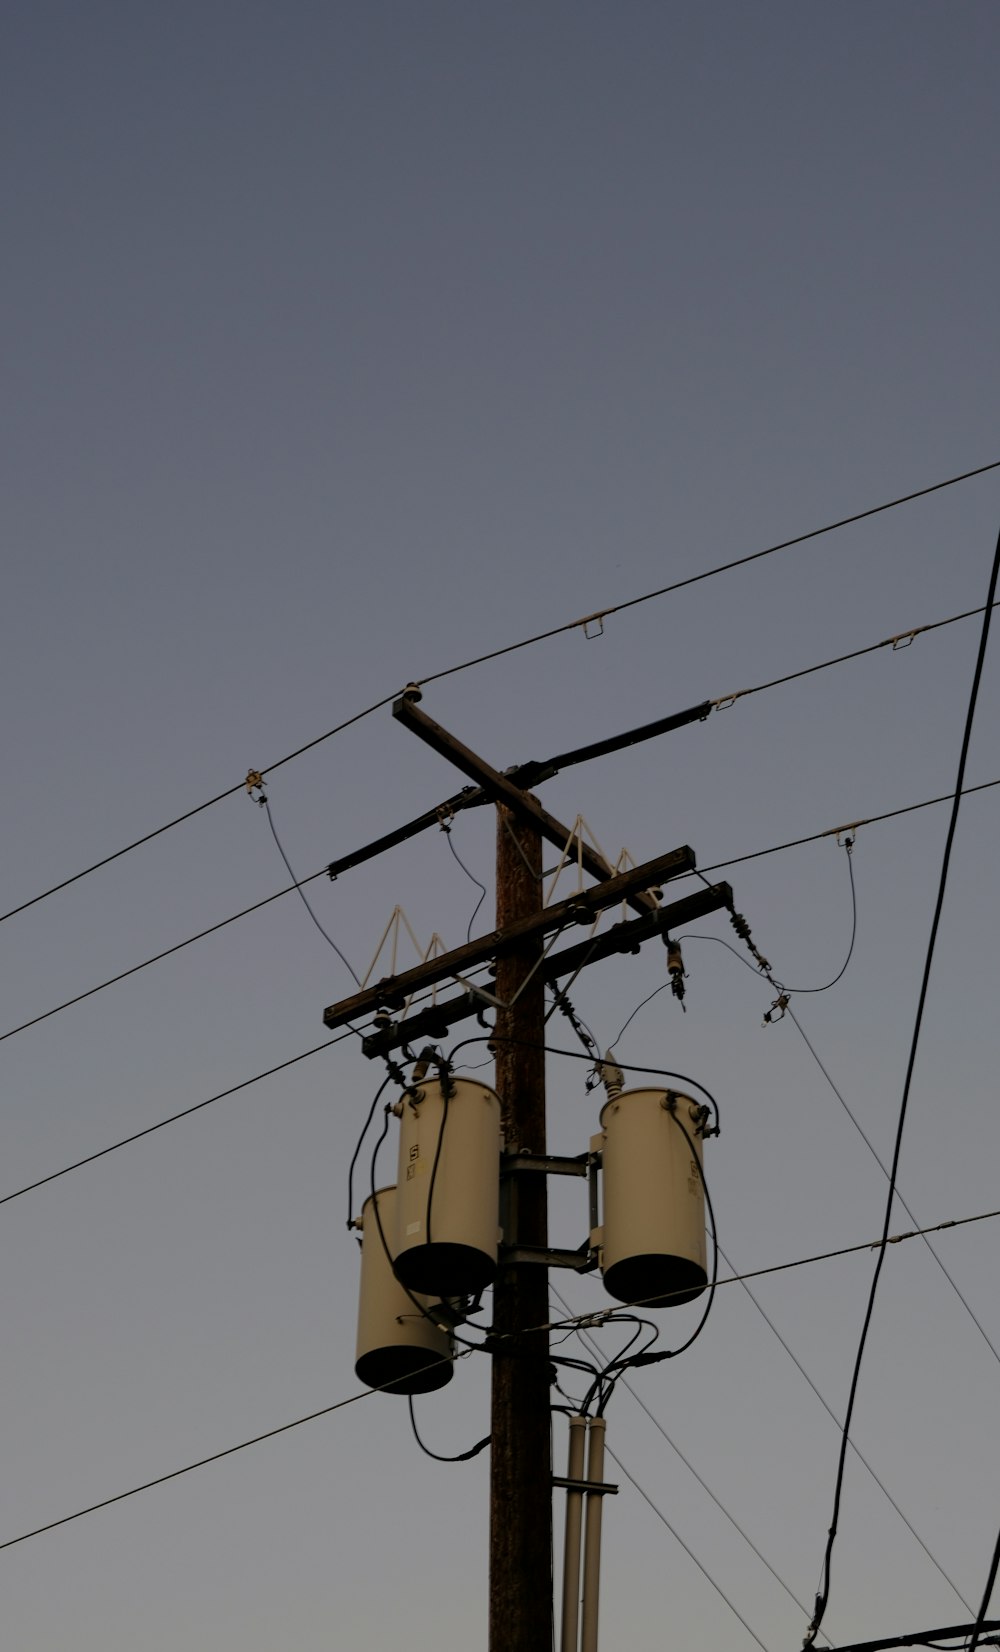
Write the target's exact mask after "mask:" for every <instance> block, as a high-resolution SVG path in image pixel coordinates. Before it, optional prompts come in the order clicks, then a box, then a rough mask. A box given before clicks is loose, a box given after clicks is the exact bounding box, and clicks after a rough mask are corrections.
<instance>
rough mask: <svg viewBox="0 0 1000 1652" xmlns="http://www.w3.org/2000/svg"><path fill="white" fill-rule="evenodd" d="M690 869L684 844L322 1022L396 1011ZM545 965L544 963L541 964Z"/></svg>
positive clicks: (349, 1003)
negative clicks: (437, 987) (441, 985)
mask: <svg viewBox="0 0 1000 1652" xmlns="http://www.w3.org/2000/svg"><path fill="white" fill-rule="evenodd" d="M694 867H695V856H694V851H693V850H692V849H689V848H688V847H687V845H684V846H682V847H681V848H680V849H672V850H671V851H670V853H669V854H666V855H658V856H656V857H655V858H654V859H653V860H648V861H646V862H644V864H643V865H642V866H636V867H630V868H629V870H628V871H627V872H620V873H619V874H618V876H617V877H609V878H606V879H605V880H604V881H603V882H601V883H597V884H594V885H593V886H592V887H591V888H589V889H582V890H580V891H579V892H578V893H577V894H575V895H572V896H570V897H569V899H568V900H565V901H560V902H559V903H558V905H556V906H549V907H546V908H545V909H544V910H543V911H541V912H538V913H535V914H533V915H532V916H531V917H528V918H522V919H520V921H519V922H517V923H513V924H511V925H509V927H508V928H507V929H505V930H501V931H494V932H493V934H491V935H484V936H481V937H480V938H479V939H478V940H475V941H470V942H468V944H467V945H466V946H460V947H456V948H455V949H454V951H452V952H445V953H443V954H442V955H441V956H439V957H437V958H430V959H428V960H427V962H426V963H423V964H417V965H416V966H415V967H414V968H413V969H408V970H405V971H404V972H403V973H402V974H401V975H394V976H389V977H388V978H387V979H386V980H384V981H379V982H376V984H375V986H373V987H366V988H365V989H364V990H363V991H362V992H357V993H354V994H352V996H351V997H350V998H343V999H341V1000H340V1002H339V1003H337V1004H331V1005H329V1007H328V1008H327V1009H326V1010H324V1012H323V1020H324V1023H325V1024H326V1026H327V1027H330V1028H333V1027H340V1026H343V1025H344V1023H345V1022H346V1021H353V1020H355V1019H357V1018H358V1017H361V1016H364V1015H369V1014H371V1013H372V1012H373V1011H374V1010H376V1009H378V1008H380V1006H381V1005H383V1004H387V1005H389V1006H390V1007H391V1008H395V1007H399V1008H402V1005H403V1004H404V1003H405V1001H406V999H407V998H409V997H410V995H411V994H412V993H414V992H419V991H420V990H421V989H422V988H423V987H430V986H434V985H436V983H437V982H439V981H447V980H449V979H450V978H453V977H455V976H461V975H465V974H467V973H468V971H469V970H470V969H474V968H475V967H476V965H477V964H483V963H486V962H488V960H490V959H491V958H496V957H499V956H500V955H502V954H503V953H506V952H513V951H515V950H516V949H517V948H518V947H519V946H521V945H523V943H524V942H525V941H527V940H531V939H534V938H537V937H539V936H541V935H545V934H550V933H552V932H553V931H555V930H558V929H563V928H565V927H566V926H567V925H569V924H573V923H584V924H589V923H592V922H593V920H594V918H595V917H596V916H597V913H598V912H600V911H602V910H604V909H605V908H606V907H609V906H614V905H615V904H616V903H617V902H618V901H620V900H622V899H623V898H624V897H631V895H632V894H634V893H635V891H636V890H640V889H643V888H647V889H648V888H650V887H651V886H653V885H656V884H660V883H662V882H663V881H664V880H666V879H669V878H676V877H681V876H682V875H683V874H684V873H686V872H691V871H693V870H694ZM660 915H661V914H660V911H659V909H658V908H654V910H653V911H652V912H650V913H648V914H647V915H646V917H645V919H644V921H646V922H653V924H654V930H655V921H656V920H657V919H658V918H659V917H660ZM654 930H651V931H650V933H651V934H652V933H653V932H654ZM612 933H613V932H612ZM605 938H606V937H605ZM598 939H600V937H598ZM549 962H550V960H549V959H547V960H546V963H549ZM549 979H551V977H549Z"/></svg>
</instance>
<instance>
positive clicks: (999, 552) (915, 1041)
mask: <svg viewBox="0 0 1000 1652" xmlns="http://www.w3.org/2000/svg"><path fill="white" fill-rule="evenodd" d="M998 575H1000V533H998V534H997V542H996V548H995V551H994V554H993V562H992V566H991V569H990V578H989V588H988V593H987V598H986V612H985V614H984V615H983V624H982V629H981V632H980V637H979V647H978V650H977V653H976V663H975V669H974V671H973V677H972V686H971V689H970V692H969V700H968V708H967V711H966V717H965V728H964V730H963V733H962V743H961V748H960V751H959V759H958V773H957V776H956V779H955V789H954V795H953V799H952V808H951V815H950V818H949V821H948V830H947V834H946V837H945V845H944V853H943V855H942V857H941V870H940V874H939V878H938V888H937V895H936V898H935V902H934V914H933V917H932V919H931V928H930V935H929V937H928V941H927V949H926V955H925V959H924V967H923V974H922V978H921V982H920V993H919V996H918V999H917V1010H916V1015H915V1017H914V1023H913V1032H912V1035H911V1039H910V1051H909V1056H908V1058H907V1064H906V1076H905V1078H904V1081H903V1094H902V1098H901V1100H900V1105H899V1119H898V1122H897V1126H896V1137H895V1142H894V1144H893V1153H892V1166H891V1171H890V1176H889V1193H888V1197H887V1199H886V1206H885V1220H884V1223H883V1244H882V1246H881V1248H880V1249H879V1251H878V1254H877V1256H876V1260H875V1268H874V1272H873V1275H872V1282H871V1287H870V1290H869V1293H868V1305H867V1308H866V1310H865V1317H864V1321H863V1323H862V1327H861V1335H860V1337H859V1339H858V1349H857V1354H856V1356H855V1361H854V1370H853V1373H852V1376H851V1384H850V1388H849V1391H848V1398H847V1408H846V1412H845V1416H844V1430H843V1436H842V1440H841V1447H840V1454H839V1457H838V1461H837V1470H836V1475H835V1479H834V1492H833V1510H832V1514H831V1519H830V1527H829V1531H828V1534H827V1541H826V1547H825V1551H824V1555H823V1575H822V1581H821V1583H820V1586H819V1590H818V1591H817V1595H816V1608H815V1611H814V1613H813V1617H812V1620H811V1622H810V1624H809V1627H808V1629H807V1630H806V1635H805V1639H804V1642H803V1645H804V1646H805V1647H807V1648H808V1647H811V1646H813V1645H814V1644H815V1640H816V1633H817V1630H818V1629H819V1626H820V1624H821V1623H822V1621H823V1614H824V1612H825V1610H826V1605H827V1602H828V1600H829V1597H830V1585H831V1575H832V1562H833V1550H834V1545H835V1543H836V1540H837V1528H838V1525H839V1519H840V1504H841V1499H842V1495H843V1486H844V1469H845V1464H846V1459H847V1446H848V1440H849V1437H850V1429H851V1422H852V1420H853V1416H854V1405H855V1401H856V1398H857V1391H858V1381H859V1378H860V1375H861V1364H862V1361H863V1359H864V1352H865V1345H866V1343H867V1340H868V1332H869V1328H870V1326H871V1322H872V1315H873V1312H874V1308H875V1297H876V1293H877V1290H878V1283H879V1279H880V1277H881V1273H882V1268H883V1265H884V1263H885V1257H886V1246H885V1242H884V1241H885V1240H887V1238H888V1234H889V1226H890V1223H891V1221H892V1206H893V1202H894V1199H895V1192H896V1174H897V1170H898V1167H899V1157H900V1152H901V1149H902V1145H903V1132H904V1129H905V1125H906V1115H907V1109H908V1103H909V1099H910V1087H911V1084H912V1081H913V1071H914V1067H915V1065H916V1058H917V1049H918V1047H919V1043H920V1032H921V1028H922V1026H923V1017H924V1006H925V1004H926V1002H927V992H928V988H929V985H930V975H931V967H932V965H933V962H934V951H935V946H936V942H937V934H938V927H939V925H940V922H941V912H942V909H943V906H944V896H945V890H946V888H947V884H948V871H949V868H950V865H951V855H952V848H953V845H954V841H955V832H956V829H957V826H958V815H959V809H960V806H961V799H962V787H963V784H964V780H965V766H966V762H967V761H968V755H969V747H970V745H971V741H972V729H973V724H974V722H975V715H976V706H977V703H978V700H979V687H980V683H981V681H982V675H983V666H984V663H985V660H986V646H987V642H988V640H989V634H990V620H991V618H992V609H993V603H994V601H995V598H996V588H997V578H998Z"/></svg>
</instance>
